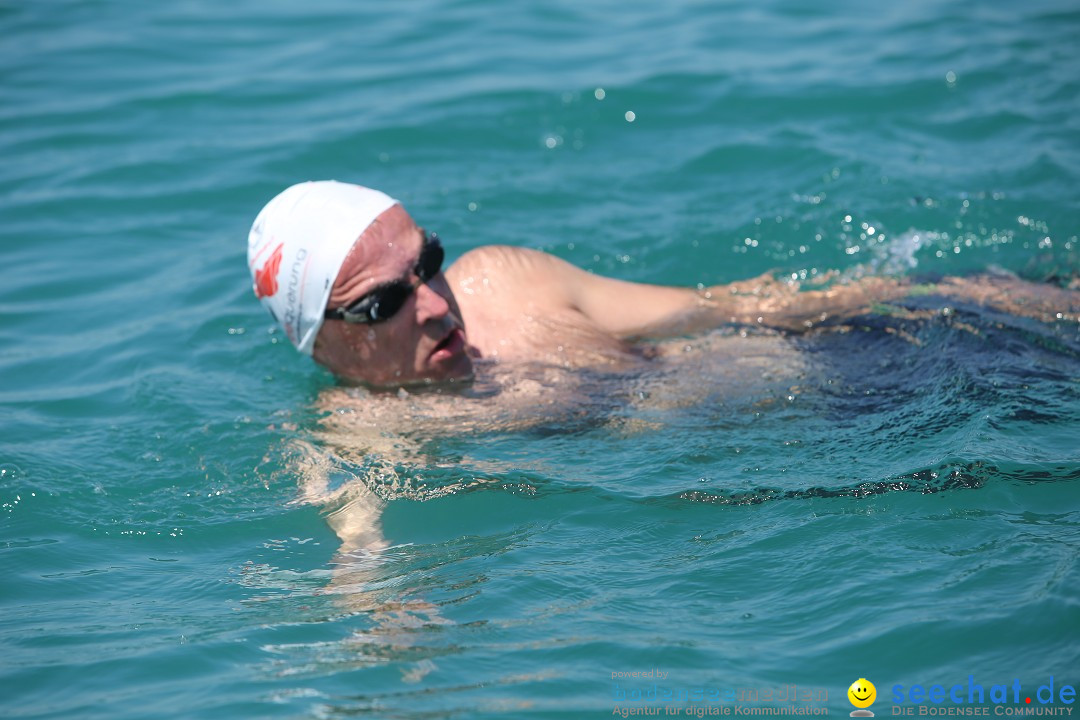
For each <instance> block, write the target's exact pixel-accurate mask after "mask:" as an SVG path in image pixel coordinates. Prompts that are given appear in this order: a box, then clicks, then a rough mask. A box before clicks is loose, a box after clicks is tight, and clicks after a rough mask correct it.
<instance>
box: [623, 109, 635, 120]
mask: <svg viewBox="0 0 1080 720" xmlns="http://www.w3.org/2000/svg"><path fill="white" fill-rule="evenodd" d="M625 117H626V122H634V121H635V120H637V113H635V112H634V111H633V110H627V111H626V116H625Z"/></svg>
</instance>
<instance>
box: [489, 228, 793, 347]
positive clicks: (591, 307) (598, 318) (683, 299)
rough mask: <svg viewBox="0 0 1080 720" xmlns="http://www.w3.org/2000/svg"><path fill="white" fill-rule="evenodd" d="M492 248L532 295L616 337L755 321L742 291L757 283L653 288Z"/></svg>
mask: <svg viewBox="0 0 1080 720" xmlns="http://www.w3.org/2000/svg"><path fill="white" fill-rule="evenodd" d="M493 250H497V251H501V252H507V253H509V254H510V255H512V257H513V260H512V261H509V262H507V263H506V264H505V265H503V267H504V268H506V269H507V270H509V271H510V272H512V273H514V274H515V275H517V276H518V282H519V283H520V284H522V285H524V286H525V287H528V288H531V289H532V293H533V296H534V297H536V298H539V297H542V296H546V297H549V298H551V299H553V300H555V301H556V302H557V303H558V304H561V305H563V306H565V307H568V308H569V309H571V310H573V311H576V312H579V313H581V315H583V316H584V317H585V318H586V319H587V320H588V321H589V322H590V323H592V324H593V325H595V326H597V327H598V328H599V329H601V330H604V331H606V332H608V333H610V334H612V335H614V336H615V337H618V338H622V339H633V338H663V337H675V336H679V335H687V334H692V333H696V332H701V331H703V330H709V329H712V328H715V327H719V326H721V325H726V324H729V323H745V322H749V321H751V319H752V318H753V317H755V316H754V315H753V312H752V311H753V310H755V309H756V308H755V307H752V306H754V305H755V303H753V302H748V301H747V299H746V298H745V297H743V293H747V292H749V291H750V289H751V287H752V286H753V287H756V285H757V284H761V283H756V280H755V281H748V282H747V283H743V284H734V285H731V286H718V287H714V288H706V289H703V290H696V289H691V288H682V287H671V286H665V285H650V284H646V283H635V282H628V281H625V280H617V279H615V278H609V277H604V276H602V275H595V274H593V273H590V272H587V271H585V270H582V269H581V268H579V267H577V266H575V265H572V264H571V263H568V262H566V261H565V260H562V259H560V258H557V257H555V256H553V255H548V254H547V253H542V252H537V251H535V250H527V249H524V248H497V249H494V248H493ZM511 268H513V269H511ZM762 282H764V281H762ZM774 284H775V283H774Z"/></svg>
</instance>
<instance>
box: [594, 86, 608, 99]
mask: <svg viewBox="0 0 1080 720" xmlns="http://www.w3.org/2000/svg"><path fill="white" fill-rule="evenodd" d="M593 97H595V98H596V99H597V100H603V99H604V98H605V97H607V93H606V92H604V88H600V87H598V88H596V89H595V90H593Z"/></svg>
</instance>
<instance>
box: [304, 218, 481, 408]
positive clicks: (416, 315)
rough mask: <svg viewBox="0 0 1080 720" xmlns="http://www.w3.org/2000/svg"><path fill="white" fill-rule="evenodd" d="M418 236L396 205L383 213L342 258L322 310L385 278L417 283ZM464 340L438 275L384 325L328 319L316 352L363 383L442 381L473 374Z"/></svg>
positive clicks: (342, 303) (421, 237)
mask: <svg viewBox="0 0 1080 720" xmlns="http://www.w3.org/2000/svg"><path fill="white" fill-rule="evenodd" d="M423 241H424V235H423V232H422V231H421V230H420V228H418V227H417V226H416V223H415V222H413V220H412V218H411V217H409V215H408V213H406V212H405V210H404V209H403V208H402V207H401V206H400V205H394V206H393V207H392V208H390V209H389V210H387V211H385V212H384V213H383V214H382V215H380V216H379V217H378V219H377V220H376V221H375V222H374V223H373V224H372V225H371V227H369V228H368V229H367V230H366V231H365V232H364V234H363V235H361V236H360V239H359V240H357V242H356V244H355V245H354V246H353V248H352V250H351V251H350V252H349V255H348V257H346V258H345V262H344V263H343V264H342V266H341V270H340V271H339V272H338V276H337V280H336V281H335V282H334V288H333V290H332V291H331V293H330V301H329V303H328V307H330V308H337V307H349V306H351V305H353V304H354V303H356V302H357V301H358V300H360V299H361V298H363V297H364V296H365V295H367V294H368V293H370V292H371V291H372V290H374V289H375V288H377V287H379V286H382V285H386V284H388V283H393V282H396V281H405V282H407V283H409V284H410V285H411V284H414V283H417V282H418V280H419V278H417V276H416V272H415V270H416V265H417V260H418V259H419V257H420V250H421V248H422V246H423ZM465 339H466V338H465V328H464V326H463V325H462V322H461V315H460V313H459V311H458V309H457V307H456V304H455V302H454V297H453V295H452V294H451V292H450V288H449V286H448V285H447V283H446V278H445V277H443V274H442V272H440V273H439V274H437V275H435V276H434V277H433V278H432V279H431V280H429V281H428V282H427V283H426V284H419V285H418V286H417V287H416V289H415V290H414V291H413V293H412V294H411V295H409V297H408V299H407V300H406V301H405V304H404V305H402V307H401V309H400V310H398V311H397V312H396V313H394V315H393V316H392V317H390V318H389V319H388V320H386V321H385V322H379V323H374V324H357V323H349V322H345V321H344V320H326V321H325V322H324V323H323V325H322V327H321V328H320V329H319V335H318V338H317V339H316V342H315V351H314V356H315V359H316V360H318V361H319V362H320V363H321V364H323V365H325V366H326V367H327V368H329V369H330V370H331V371H332V372H334V374H336V375H338V376H340V377H342V378H346V379H349V380H356V381H360V382H363V383H367V384H369V385H375V386H380V387H386V386H397V385H408V384H416V383H421V382H424V381H434V382H440V381H446V380H456V379H463V378H467V377H469V376H471V375H472V360H471V359H470V358H469V355H468V354H467V352H466V343H465Z"/></svg>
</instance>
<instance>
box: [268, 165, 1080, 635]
mask: <svg viewBox="0 0 1080 720" xmlns="http://www.w3.org/2000/svg"><path fill="white" fill-rule="evenodd" d="M442 263H443V249H442V247H441V245H440V244H439V240H438V237H437V236H435V235H434V234H431V233H426V232H424V231H423V230H422V229H421V228H419V227H418V226H417V225H416V223H415V222H414V221H413V220H412V218H411V217H410V216H409V215H408V213H406V212H405V210H404V209H403V208H402V206H401V205H400V204H399V203H397V202H396V201H395V200H393V199H392V198H390V197H388V196H386V195H384V194H383V193H380V192H378V191H375V190H371V189H368V188H363V187H359V186H356V185H348V184H344V183H337V182H330V181H328V182H311V183H303V184H299V185H295V186H293V187H290V188H288V189H287V190H285V191H284V192H282V193H281V194H280V195H278V196H277V197H275V198H274V199H273V200H271V201H270V202H269V203H268V204H267V205H266V207H265V208H264V209H263V210H262V211H261V212H260V213H259V215H258V217H257V218H256V220H255V223H254V225H253V227H252V229H251V233H250V236H249V245H248V264H249V268H250V270H251V273H252V278H253V281H254V290H255V294H256V296H257V297H258V298H259V299H260V300H261V301H262V303H263V304H264V305H265V306H266V307H267V308H268V309H269V310H270V312H271V314H272V315H273V316H274V317H275V318H276V320H277V321H278V323H279V324H280V325H281V326H282V327H283V328H284V330H285V333H286V335H287V336H288V337H289V339H290V341H292V343H293V344H294V345H295V346H296V347H297V348H298V349H299V350H300V351H301V352H303V353H305V354H308V355H310V356H312V357H313V358H314V359H315V360H316V361H317V362H319V363H320V364H321V365H323V366H325V367H326V368H328V369H329V370H330V371H332V372H333V373H334V374H335V375H337V376H338V377H339V378H341V379H343V380H346V381H350V382H351V383H352V384H359V385H364V386H367V388H371V389H375V391H374V392H371V391H369V390H366V389H364V388H357V387H348V388H345V387H340V386H339V387H326V388H323V390H322V391H321V392H320V396H319V399H318V401H317V402H316V405H317V407H318V408H319V409H320V410H322V411H324V412H323V413H322V414H321V416H320V419H319V421H318V424H317V428H316V429H314V430H313V432H312V433H311V434H310V435H305V436H302V437H297V438H294V439H293V441H292V442H293V445H294V447H295V448H296V449H297V450H298V452H296V453H295V454H294V455H293V456H292V457H294V459H295V462H296V467H295V470H296V472H297V475H298V476H299V478H300V487H301V494H302V499H303V500H304V501H306V502H310V503H313V504H316V505H318V506H320V507H322V508H323V509H324V510H325V511H326V512H327V521H328V522H329V524H330V525H331V527H332V528H333V529H334V531H335V532H336V533H337V534H338V536H339V537H340V538H341V540H342V545H341V548H340V553H339V559H338V561H337V562H336V564H335V573H334V580H333V585H334V587H335V588H339V589H341V592H342V593H343V594H347V595H348V597H349V598H351V599H350V602H351V603H353V604H354V605H355V606H356V607H369V605H368V604H367V603H371V605H370V606H372V607H379V608H380V612H382V611H384V610H385V611H387V612H388V613H390V612H391V611H392V612H397V610H398V609H399V608H396V607H393V608H390V609H389V610H387V608H386V607H384V606H383V605H382V604H380V602H378V601H375V600H371V599H369V598H367V597H366V596H365V594H364V592H363V591H362V590H358V588H363V587H364V584H365V583H366V582H367V581H368V580H369V579H370V576H369V574H368V571H369V570H370V567H371V566H370V564H369V563H367V562H366V561H364V557H367V556H365V555H363V553H377V552H378V551H380V550H381V549H382V548H385V547H386V545H387V542H388V541H387V539H386V538H385V537H383V534H382V529H381V522H380V517H381V514H382V511H383V508H384V507H385V504H386V502H388V501H390V500H394V499H396V498H409V499H412V500H422V499H429V498H433V497H439V496H441V495H443V494H447V493H451V492H456V491H458V490H460V489H462V488H466V487H469V486H475V485H478V484H482V483H484V482H488V480H485V479H484V478H483V477H472V476H467V477H457V476H455V479H454V481H453V482H452V483H450V484H440V483H439V482H438V481H437V477H438V473H437V472H435V475H436V481H435V482H434V483H433V484H428V483H427V482H426V481H425V480H424V479H423V477H422V475H425V474H426V472H425V473H421V474H420V475H417V476H415V477H413V476H409V474H408V473H407V472H406V473H405V476H403V475H402V472H403V471H402V468H410V467H412V468H417V467H419V468H421V469H428V468H431V469H432V470H433V471H437V470H438V468H439V466H440V461H439V459H438V458H437V457H435V458H433V456H432V455H431V451H430V447H429V442H430V441H431V440H432V439H434V438H439V437H444V436H447V435H458V434H470V433H472V434H480V435H483V434H486V433H492V432H506V431H519V430H523V429H529V428H538V427H545V426H546V427H553V428H557V429H558V431H559V432H563V431H565V430H566V429H567V428H568V427H570V428H573V427H580V426H581V424H582V423H585V424H603V425H605V426H606V427H608V428H610V429H611V431H612V432H613V433H618V434H619V435H623V436H625V435H628V434H644V433H647V432H649V431H650V430H651V429H652V428H653V427H655V425H656V422H657V419H656V418H657V416H656V414H655V412H654V411H655V410H663V411H667V410H672V409H677V408H680V407H686V406H688V405H691V404H698V403H704V404H708V403H710V401H711V402H712V403H713V405H714V406H716V405H720V404H721V403H718V402H717V395H719V396H720V397H721V398H722V400H721V402H722V403H728V402H730V401H731V400H732V399H733V398H734V400H735V402H734V403H733V404H732V405H727V406H721V412H722V413H723V414H725V415H727V414H732V413H739V412H753V413H756V412H758V411H760V410H761V409H763V408H766V407H768V406H769V405H768V404H769V403H770V402H773V401H775V399H776V398H788V400H789V401H790V400H791V398H794V397H795V396H797V395H799V394H800V393H802V392H804V388H805V387H807V386H810V388H811V392H812V391H813V390H812V389H813V386H814V384H815V379H814V376H815V372H817V371H816V370H815V366H814V364H813V362H811V360H810V358H812V357H814V356H817V357H819V358H820V357H821V356H824V357H825V365H828V364H829V362H832V363H834V364H842V365H844V366H847V367H852V368H854V369H855V370H856V371H859V372H881V370H880V367H881V366H880V365H879V364H878V361H879V360H880V357H879V353H880V355H889V354H893V355H898V356H900V357H901V359H903V353H902V351H897V349H896V347H895V346H893V347H890V348H888V349H886V350H885V351H884V352H881V348H880V346H878V347H875V348H874V349H873V350H872V351H871V354H873V356H874V357H873V360H874V363H873V365H869V364H867V361H866V358H863V360H862V361H861V364H860V360H859V359H858V358H857V357H853V354H852V353H851V352H850V350H851V349H852V347H853V346H854V345H857V344H859V343H862V342H863V339H862V337H859V336H852V340H851V342H850V343H848V344H844V343H843V342H839V343H837V345H836V348H838V349H836V350H835V351H834V352H831V353H829V352H825V353H822V352H816V351H817V350H820V349H821V348H822V347H825V348H828V347H829V345H828V343H824V344H822V345H819V346H816V347H814V346H811V352H802V348H803V347H805V345H803V344H801V343H794V342H791V341H790V338H791V337H795V336H796V335H797V334H801V333H806V331H808V330H814V331H815V332H817V330H818V329H819V328H822V329H824V330H833V331H837V332H836V337H837V339H840V338H842V337H843V333H844V332H845V331H846V330H847V329H849V328H847V327H846V326H845V325H844V323H845V322H846V321H848V320H857V319H858V318H859V317H861V316H867V315H870V314H874V313H880V312H881V311H882V305H881V304H882V303H889V302H894V301H895V302H898V303H899V302H901V301H906V299H908V298H911V297H913V296H921V297H916V299H917V300H924V301H925V300H926V298H927V297H930V296H933V297H932V302H930V303H929V304H928V303H927V302H923V303H922V305H918V304H917V303H916V304H914V305H913V304H911V303H908V305H907V306H904V307H899V306H898V307H897V308H896V309H895V310H894V311H893V312H895V313H896V314H895V315H894V317H897V318H899V322H901V323H903V322H906V321H907V319H909V318H911V319H913V320H912V322H916V323H917V322H920V321H922V319H930V320H931V321H933V318H938V319H940V318H941V317H943V315H942V312H941V311H942V309H944V308H945V307H946V306H945V305H935V304H934V303H937V302H942V303H943V302H946V300H941V299H940V298H959V299H961V300H963V301H964V302H969V303H973V304H975V305H979V306H986V305H993V306H994V307H997V308H999V309H1002V310H1004V311H1006V312H1007V313H1011V314H1013V315H1027V316H1029V317H1035V318H1038V319H1041V320H1068V321H1071V322H1075V321H1076V312H1077V310H1078V309H1080V300H1078V297H1080V293H1077V292H1076V291H1075V290H1061V289H1058V288H1052V287H1050V286H1048V285H1034V284H1031V283H1025V282H1023V281H1021V280H1018V279H1016V278H1013V277H998V278H982V279H980V278H972V279H959V278H947V279H945V280H943V281H941V282H939V283H936V284H935V285H933V286H925V285H915V284H912V283H910V282H907V281H904V280H899V279H890V278H876V277H868V278H862V279H858V280H855V281H852V282H849V283H847V284H837V285H834V286H833V287H831V288H829V289H826V290H811V291H805V290H801V289H800V288H799V287H798V286H797V285H794V284H788V283H784V282H777V281H775V280H773V279H771V278H769V277H767V276H762V277H759V278H753V279H750V280H747V281H743V282H737V283H732V284H730V285H723V286H716V287H712V288H708V289H703V290H692V289H687V288H675V287H661V286H655V285H646V284H639V283H631V282H624V281H620V280H615V279H611V278H605V277H601V276H598V275H593V274H590V273H588V272H585V271H583V270H581V269H579V268H577V267H575V266H573V265H571V264H569V263H567V262H564V261H563V260H560V259H558V258H555V257H553V256H550V255H547V254H545V253H542V252H537V251H534V250H529V249H525V248H514V247H505V246H487V247H480V248H477V249H474V250H472V251H469V252H467V253H465V254H464V255H463V256H462V257H461V258H460V259H458V260H457V261H456V262H455V263H454V264H453V265H451V266H450V267H449V268H446V270H445V271H443V269H442ZM948 302H951V300H948ZM920 313H921V314H920ZM945 317H951V316H948V315H946V316H945ZM988 319H989V320H991V321H992V322H998V320H997V318H996V317H995V318H988ZM732 325H734V326H737V327H740V328H742V329H749V327H752V328H755V331H754V332H742V331H741V330H740V331H739V332H736V333H729V334H726V335H725V334H722V333H720V334H718V333H713V334H707V335H703V334H702V333H703V331H706V330H712V329H716V328H720V327H723V326H732ZM961 325H963V323H957V327H958V328H960V326H961ZM758 328H763V330H762V331H760V332H759V331H757V329H758ZM883 330H884V332H887V333H891V335H890V336H891V337H894V338H897V340H896V344H898V345H907V346H910V347H911V348H913V350H909V352H920V349H919V347H918V345H919V343H920V340H919V338H912V339H911V341H910V342H909V341H908V339H907V338H906V337H905V336H904V335H905V331H904V328H903V327H892V326H885V327H884V328H883ZM958 331H959V332H979V329H978V328H971V329H962V328H961V329H959V330H958ZM825 334H826V333H825V332H822V333H821V335H823V336H824V335H825ZM690 335H695V336H696V337H695V338H693V340H690V339H687V336H690ZM803 337H805V335H804V336H803ZM662 338H679V340H678V342H669V343H655V342H648V343H646V342H637V341H641V340H656V339H662ZM481 369H482V371H481ZM596 369H599V370H600V372H592V371H593V370H596ZM829 372H831V370H829ZM474 377H475V382H462V381H465V380H468V379H470V378H474ZM493 378H494V381H493ZM830 383H831V380H828V379H826V380H823V381H822V382H821V383H819V384H821V385H824V386H826V387H829V386H831V385H830ZM425 385H432V386H433V387H434V388H436V389H441V388H446V387H447V386H454V385H457V386H458V387H460V388H461V390H460V391H455V392H452V393H441V392H434V393H414V392H409V391H405V390H403V389H402V388H406V387H408V388H409V389H410V390H412V389H413V388H414V386H425ZM477 386H482V387H479V388H478V387H477ZM492 386H496V387H495V389H494V390H490V388H491V387H492ZM385 388H392V389H397V390H398V392H397V393H386V392H380V391H379V389H385ZM489 390H490V391H489ZM583 408H584V409H583ZM636 411H644V412H636ZM311 440H314V441H315V442H311ZM454 463H456V464H457V463H461V464H464V465H465V466H467V467H469V468H472V469H473V470H475V469H478V468H479V469H481V470H483V471H484V472H487V473H488V474H490V475H491V476H492V477H495V478H497V477H499V476H500V475H502V474H504V471H509V470H513V471H518V470H520V469H521V468H522V462H521V461H520V460H519V459H516V458H513V459H510V460H507V461H503V460H501V459H499V458H492V457H486V456H485V457H484V458H469V457H467V456H460V455H459V456H455V460H454ZM542 470H543V469H542V468H538V472H541V471H542ZM342 478H344V480H343V479H342ZM351 480H355V481H351ZM354 553H359V555H356V556H355V557H354V555H353V554H354ZM357 558H359V560H357ZM354 560H355V561H356V562H355V563H354V562H353V561H354ZM387 622H388V623H391V621H389V620H388V621H387Z"/></svg>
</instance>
